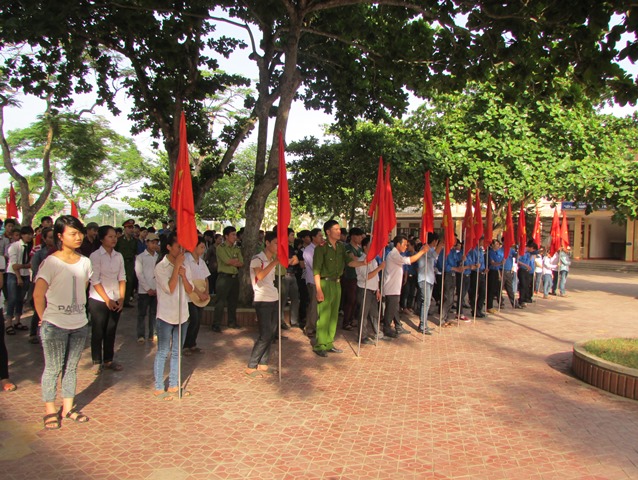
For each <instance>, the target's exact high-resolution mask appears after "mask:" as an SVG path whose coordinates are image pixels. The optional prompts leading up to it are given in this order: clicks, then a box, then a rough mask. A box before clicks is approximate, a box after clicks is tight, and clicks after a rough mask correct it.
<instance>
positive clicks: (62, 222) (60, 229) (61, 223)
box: [53, 215, 85, 249]
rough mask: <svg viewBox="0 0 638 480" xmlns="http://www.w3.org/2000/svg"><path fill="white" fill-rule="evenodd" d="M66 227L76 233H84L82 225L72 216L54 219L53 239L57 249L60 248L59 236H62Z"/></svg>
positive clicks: (61, 216)
mask: <svg viewBox="0 0 638 480" xmlns="http://www.w3.org/2000/svg"><path fill="white" fill-rule="evenodd" d="M67 227H70V228H75V229H76V230H77V231H78V232H82V233H84V231H85V228H84V224H83V223H82V222H81V221H80V220H78V219H77V218H75V217H74V216H73V215H60V216H59V217H58V218H56V219H55V223H54V224H53V237H54V238H55V244H56V246H57V248H58V249H59V248H60V240H59V238H60V237H59V235H62V234H63V233H64V230H66V228H67Z"/></svg>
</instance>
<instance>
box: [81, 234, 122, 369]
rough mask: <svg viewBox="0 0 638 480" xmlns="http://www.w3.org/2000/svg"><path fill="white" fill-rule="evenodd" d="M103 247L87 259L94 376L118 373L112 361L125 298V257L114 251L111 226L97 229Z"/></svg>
mask: <svg viewBox="0 0 638 480" xmlns="http://www.w3.org/2000/svg"><path fill="white" fill-rule="evenodd" d="M97 236H98V239H99V240H100V242H101V243H102V246H101V247H100V248H99V249H98V250H97V251H95V252H93V253H92V254H91V256H90V257H89V258H90V259H91V266H92V267H93V275H91V289H90V290H89V312H90V313H91V357H92V359H93V373H94V374H95V375H99V374H100V373H102V369H104V368H106V369H109V370H115V371H120V370H122V365H120V364H119V363H116V362H114V361H113V359H114V356H115V334H116V332H117V323H118V322H119V320H120V313H121V312H122V309H123V308H124V301H125V295H126V274H125V273H124V258H123V257H122V254H121V253H119V252H116V251H115V245H116V244H117V236H116V233H115V229H114V228H113V227H112V226H110V225H102V226H101V227H100V228H98V230H97Z"/></svg>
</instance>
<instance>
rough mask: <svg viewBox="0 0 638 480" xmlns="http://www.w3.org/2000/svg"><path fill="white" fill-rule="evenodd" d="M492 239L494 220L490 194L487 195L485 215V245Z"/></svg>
mask: <svg viewBox="0 0 638 480" xmlns="http://www.w3.org/2000/svg"><path fill="white" fill-rule="evenodd" d="M493 239H494V220H493V218H492V194H491V193H488V194H487V213H486V214H485V245H486V247H487V246H488V245H490V244H491V243H492V240H493Z"/></svg>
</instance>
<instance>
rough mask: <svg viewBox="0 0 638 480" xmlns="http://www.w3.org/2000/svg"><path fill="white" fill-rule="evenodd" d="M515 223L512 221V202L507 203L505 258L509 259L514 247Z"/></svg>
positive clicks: (504, 239) (504, 234)
mask: <svg viewBox="0 0 638 480" xmlns="http://www.w3.org/2000/svg"><path fill="white" fill-rule="evenodd" d="M515 241H516V240H515V239H514V221H513V220H512V201H511V200H508V201H507V217H506V219H505V230H503V258H504V259H505V260H507V259H508V257H509V255H510V250H511V249H512V245H514V242H515Z"/></svg>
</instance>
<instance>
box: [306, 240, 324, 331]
mask: <svg viewBox="0 0 638 480" xmlns="http://www.w3.org/2000/svg"><path fill="white" fill-rule="evenodd" d="M322 244H323V233H321V229H320V228H313V229H312V230H310V244H309V245H308V246H307V247H306V248H305V249H304V251H303V260H304V266H305V276H306V287H307V289H308V308H307V311H306V325H305V327H304V333H305V334H306V336H307V337H308V338H312V337H314V336H315V333H316V331H317V316H318V314H317V286H316V285H315V275H314V273H313V259H314V256H315V248H316V247H317V246H318V245H322Z"/></svg>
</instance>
